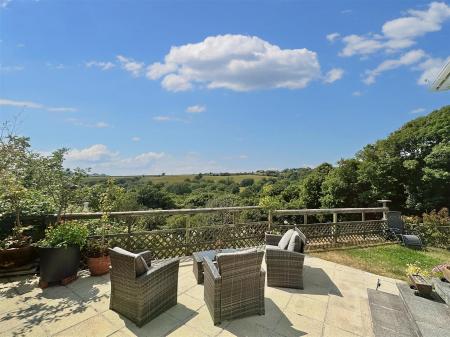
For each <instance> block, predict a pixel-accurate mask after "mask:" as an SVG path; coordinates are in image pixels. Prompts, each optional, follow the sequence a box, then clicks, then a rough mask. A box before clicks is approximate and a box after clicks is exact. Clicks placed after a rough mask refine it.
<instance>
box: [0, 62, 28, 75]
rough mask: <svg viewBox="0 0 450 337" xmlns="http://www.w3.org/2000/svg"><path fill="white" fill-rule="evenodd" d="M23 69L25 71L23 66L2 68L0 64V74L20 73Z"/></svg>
mask: <svg viewBox="0 0 450 337" xmlns="http://www.w3.org/2000/svg"><path fill="white" fill-rule="evenodd" d="M24 69H25V67H24V66H19V65H15V66H4V65H2V64H0V72H2V73H11V72H15V71H22V70H24Z"/></svg>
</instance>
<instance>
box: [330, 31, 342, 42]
mask: <svg viewBox="0 0 450 337" xmlns="http://www.w3.org/2000/svg"><path fill="white" fill-rule="evenodd" d="M340 36H341V34H339V33H331V34H328V35H327V40H328V41H330V42H334V41H336V40H337V39H338V38H339V37H340Z"/></svg>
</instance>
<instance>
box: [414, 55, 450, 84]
mask: <svg viewBox="0 0 450 337" xmlns="http://www.w3.org/2000/svg"><path fill="white" fill-rule="evenodd" d="M448 62H450V56H449V57H447V58H446V59H442V58H429V59H427V60H425V61H424V62H422V63H420V64H419V65H418V66H417V67H415V68H414V70H419V71H422V74H421V75H420V77H419V79H418V80H417V83H418V84H420V85H430V84H431V83H433V81H434V80H435V79H436V77H437V76H438V75H439V73H440V71H441V70H442V68H443V67H444V65H445V64H447V63H448Z"/></svg>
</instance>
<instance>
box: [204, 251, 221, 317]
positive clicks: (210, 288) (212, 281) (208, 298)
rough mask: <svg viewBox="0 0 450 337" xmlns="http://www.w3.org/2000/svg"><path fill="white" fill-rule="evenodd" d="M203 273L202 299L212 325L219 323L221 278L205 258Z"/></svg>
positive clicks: (211, 263) (214, 267) (210, 262)
mask: <svg viewBox="0 0 450 337" xmlns="http://www.w3.org/2000/svg"><path fill="white" fill-rule="evenodd" d="M203 272H204V276H205V282H204V288H203V291H204V299H205V303H206V306H207V308H208V310H209V312H210V314H211V317H212V319H213V323H214V325H217V324H219V323H220V322H221V312H222V310H221V301H220V299H221V296H220V295H221V291H222V287H221V286H222V276H220V274H219V271H218V270H217V267H216V266H215V265H214V263H213V262H212V261H211V260H210V259H209V258H207V257H205V258H204V260H203Z"/></svg>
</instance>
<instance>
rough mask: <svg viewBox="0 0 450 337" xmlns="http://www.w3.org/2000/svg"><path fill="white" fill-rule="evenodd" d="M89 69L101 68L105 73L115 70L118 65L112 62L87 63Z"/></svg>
mask: <svg viewBox="0 0 450 337" xmlns="http://www.w3.org/2000/svg"><path fill="white" fill-rule="evenodd" d="M85 65H86V67H87V68H92V67H95V68H99V69H101V70H103V71H105V70H109V69H112V68H114V67H115V66H116V65H115V64H114V63H112V62H103V61H89V62H86V63H85Z"/></svg>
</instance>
